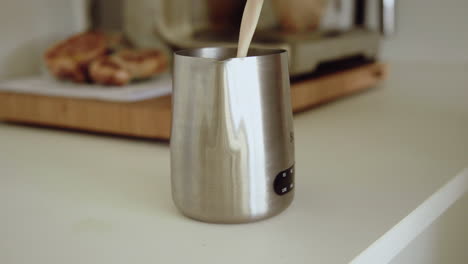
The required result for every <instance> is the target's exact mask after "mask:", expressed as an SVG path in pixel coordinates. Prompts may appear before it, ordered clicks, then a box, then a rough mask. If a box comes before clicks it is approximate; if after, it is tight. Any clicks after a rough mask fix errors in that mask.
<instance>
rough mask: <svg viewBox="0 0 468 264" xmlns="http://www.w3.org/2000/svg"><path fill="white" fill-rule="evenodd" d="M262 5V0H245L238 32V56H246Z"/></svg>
mask: <svg viewBox="0 0 468 264" xmlns="http://www.w3.org/2000/svg"><path fill="white" fill-rule="evenodd" d="M262 6H263V0H247V3H246V5H245V9H244V14H243V16H242V23H241V28H240V33H239V46H238V49H237V57H238V58H243V57H246V56H247V53H248V51H249V46H250V43H251V42H252V37H253V35H254V32H255V29H256V28H257V24H258V19H259V17H260V13H261V11H262Z"/></svg>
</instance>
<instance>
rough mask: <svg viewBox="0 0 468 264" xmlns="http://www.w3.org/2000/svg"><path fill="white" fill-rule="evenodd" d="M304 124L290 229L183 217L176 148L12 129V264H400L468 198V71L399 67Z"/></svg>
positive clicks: (5, 250)
mask: <svg viewBox="0 0 468 264" xmlns="http://www.w3.org/2000/svg"><path fill="white" fill-rule="evenodd" d="M390 70H391V73H390V77H389V80H387V81H386V82H385V83H384V84H382V85H381V86H380V87H377V88H375V89H372V90H370V91H368V92H365V93H361V94H359V95H356V96H352V97H350V98H347V99H344V100H340V101H337V102H334V103H330V104H327V105H324V106H321V107H319V108H317V109H315V110H313V111H308V112H305V113H301V114H299V115H297V116H295V121H294V125H295V133H296V171H297V174H296V198H295V200H294V202H293V204H292V206H291V207H290V208H289V209H288V210H287V211H285V212H284V213H282V214H281V215H279V216H277V217H274V218H271V219H268V220H266V221H261V222H257V223H252V224H243V225H214V224H205V223H201V222H196V221H193V220H190V219H187V218H185V217H183V216H182V215H181V214H180V213H178V212H177V210H176V209H175V207H174V205H173V203H172V201H171V193H170V166H169V165H170V164H169V162H170V160H169V147H168V144H167V143H158V142H152V141H139V140H132V139H124V138H115V137H106V136H99V135H92V134H84V133H76V132H66V131H61V130H50V129H44V128H34V127H24V126H16V125H11V124H5V123H0V209H1V210H0V212H1V213H0V214H1V219H2V220H1V222H0V263H9V264H19V263H36V264H51V263H68V264H73V263H113V264H117V263H226V264H231V263H232V264H234V263H236V264H237V263H270V264H273V263H321V264H328V263H349V262H352V263H388V262H389V261H390V260H391V259H392V258H393V257H394V256H396V255H397V254H398V253H399V252H400V251H401V250H402V249H404V248H405V247H406V245H408V243H410V242H411V241H412V240H413V239H414V238H415V237H417V236H418V234H420V233H421V232H422V231H423V230H424V229H425V228H426V227H427V226H429V225H430V224H431V223H432V222H434V221H435V220H436V219H437V218H438V217H439V216H440V215H442V214H443V212H444V211H445V210H446V209H447V208H449V207H450V206H451V205H452V204H453V203H454V202H455V201H456V200H458V199H459V198H460V197H462V196H463V195H465V194H466V193H467V192H468V170H466V169H465V168H467V167H468V74H467V73H468V65H451V64H447V65H440V64H439V65H438V64H432V65H430V64H429V65H428V64H426V65H422V64H403V63H399V64H391V67H390Z"/></svg>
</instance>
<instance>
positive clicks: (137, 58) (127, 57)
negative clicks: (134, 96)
mask: <svg viewBox="0 0 468 264" xmlns="http://www.w3.org/2000/svg"><path fill="white" fill-rule="evenodd" d="M112 57H113V58H114V60H115V61H117V62H119V63H121V64H122V65H123V66H124V67H125V68H126V69H127V70H128V71H129V73H130V75H131V76H132V79H145V78H149V77H151V76H153V75H155V74H157V73H160V72H162V71H164V70H165V69H166V66H167V59H166V56H165V55H164V54H163V53H162V52H160V51H158V50H151V49H147V50H129V49H126V50H121V51H119V52H117V53H116V54H115V55H113V56H112Z"/></svg>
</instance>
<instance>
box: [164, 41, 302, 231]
mask: <svg viewBox="0 0 468 264" xmlns="http://www.w3.org/2000/svg"><path fill="white" fill-rule="evenodd" d="M235 54H236V49H229V48H205V49H197V50H187V51H181V52H176V54H175V63H174V94H173V124H172V135H171V170H172V171H171V174H172V190H173V198H174V202H175V204H176V205H177V207H178V208H179V209H180V210H181V211H182V212H183V213H184V214H185V215H187V216H189V217H192V218H195V219H199V220H202V221H208V222H220V223H240V222H250V221H255V220H259V219H263V218H266V217H270V216H273V215H275V214H277V213H279V212H281V211H282V210H284V209H285V208H287V207H288V205H289V204H290V203H291V201H292V199H293V196H294V192H293V191H290V192H289V193H287V194H285V195H282V196H280V195H278V194H276V193H275V189H274V180H275V177H276V176H277V175H278V173H279V172H281V171H284V170H285V169H288V168H290V167H291V166H292V165H293V164H294V142H293V141H291V140H290V138H291V135H292V133H293V128H292V125H293V124H292V110H291V102H290V88H289V74H288V65H287V64H288V63H287V60H288V59H287V54H286V52H285V51H282V50H251V52H250V54H249V56H250V57H246V58H232V57H235Z"/></svg>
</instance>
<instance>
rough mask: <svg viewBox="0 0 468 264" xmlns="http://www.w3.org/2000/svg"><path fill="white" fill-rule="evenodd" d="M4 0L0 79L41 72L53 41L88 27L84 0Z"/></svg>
mask: <svg viewBox="0 0 468 264" xmlns="http://www.w3.org/2000/svg"><path fill="white" fill-rule="evenodd" d="M0 2H1V3H0V80H1V79H6V78H12V77H17V76H22V75H30V74H34V73H38V72H39V65H40V57H41V54H42V52H43V50H44V49H45V48H46V47H47V45H48V44H49V43H50V42H51V41H53V40H56V39H58V38H61V37H63V36H65V35H69V34H73V33H74V32H78V31H80V30H82V29H84V28H85V27H86V21H85V20H84V17H83V15H82V14H83V13H82V12H84V8H85V3H86V2H85V1H84V0H1V1H0Z"/></svg>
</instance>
